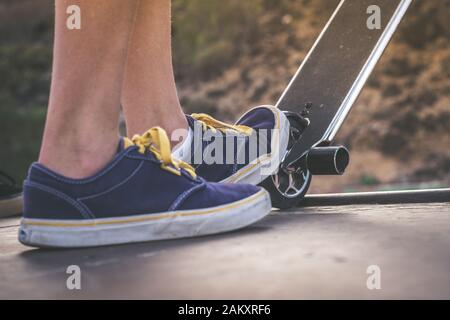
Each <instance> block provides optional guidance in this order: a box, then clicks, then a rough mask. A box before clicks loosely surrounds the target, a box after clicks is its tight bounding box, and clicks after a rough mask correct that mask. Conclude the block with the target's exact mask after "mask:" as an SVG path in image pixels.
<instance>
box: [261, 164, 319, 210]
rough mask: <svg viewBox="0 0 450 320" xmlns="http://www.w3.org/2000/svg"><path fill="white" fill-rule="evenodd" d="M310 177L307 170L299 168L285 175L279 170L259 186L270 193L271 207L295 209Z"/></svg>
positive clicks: (306, 188)
mask: <svg viewBox="0 0 450 320" xmlns="http://www.w3.org/2000/svg"><path fill="white" fill-rule="evenodd" d="M311 178H312V175H311V173H310V172H309V170H307V169H302V168H299V169H298V170H297V171H295V172H290V173H287V172H285V171H283V170H279V171H278V173H277V174H275V175H273V176H270V177H268V178H266V179H265V180H264V181H263V182H261V184H260V186H262V187H263V188H264V189H266V190H267V191H268V192H269V193H270V198H271V200H272V206H273V207H274V208H279V209H289V208H293V207H296V206H297V205H298V204H299V203H300V202H301V201H302V199H303V197H304V196H305V194H306V192H307V191H308V188H309V185H310V183H311Z"/></svg>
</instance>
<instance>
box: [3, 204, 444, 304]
mask: <svg viewBox="0 0 450 320" xmlns="http://www.w3.org/2000/svg"><path fill="white" fill-rule="evenodd" d="M18 222H19V220H18V219H17V218H14V219H6V220H0V246H1V249H0V298H3V299H11V298H19V299H23V298H56V299H79V298H101V299H102V298H121V299H122V298H124V299H128V298H130V299H131V298H138V299H141V298H144V299H167V298H170V299H315V298H318V299H322V298H326V299H334V298H337V299H347V298H356V299H381V298H387V299H403V298H406V299H416V298H425V299H431V298H435V299H443V298H445V299H449V298H450V249H449V248H450V203H448V202H447V203H445V202H440V203H416V204H387V205H386V204H385V205H376V204H370V205H364V204H358V205H342V206H314V207H305V208H298V209H295V210H291V211H274V212H273V213H272V214H271V215H270V216H269V217H267V218H266V219H264V220H262V221H260V222H259V223H257V224H255V225H254V226H252V227H249V228H246V229H244V230H240V231H236V232H231V233H227V234H222V235H217V236H208V237H201V238H195V239H185V240H173V241H160V242H148V243H141V244H133V245H123V246H111V247H102V248H92V249H76V250H40V249H31V248H27V247H24V246H22V245H21V244H19V243H18V242H17V240H16V239H17V228H18ZM70 265H77V266H79V267H80V271H81V290H68V289H67V287H66V281H67V279H68V277H69V276H70V274H67V273H66V270H67V267H68V266H70ZM370 266H372V267H370ZM373 266H375V268H378V267H379V271H380V273H379V274H378V273H377V276H378V275H379V276H380V277H379V279H378V278H377V279H378V280H379V284H380V286H381V288H380V289H372V290H369V289H368V286H367V281H368V278H369V277H371V276H373V275H374V274H373V270H374V269H373V268H374V267H373ZM367 271H369V272H370V273H369V274H368V273H367ZM372 280H373V279H372ZM372 280H369V282H370V283H372V282H373V281H372Z"/></svg>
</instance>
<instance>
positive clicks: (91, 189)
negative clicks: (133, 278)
mask: <svg viewBox="0 0 450 320" xmlns="http://www.w3.org/2000/svg"><path fill="white" fill-rule="evenodd" d="M270 210H271V203H270V197H269V195H268V193H267V192H266V191H265V190H263V189H261V188H259V187H255V186H252V185H236V184H219V183H211V182H207V181H205V180H204V179H202V178H200V177H199V176H197V174H196V173H195V171H194V169H193V168H192V167H191V166H190V165H188V164H187V163H184V162H182V161H180V160H174V159H173V158H172V155H171V150H170V143H169V140H168V137H167V135H166V133H165V132H164V130H163V129H161V128H153V129H150V130H149V131H147V132H146V133H145V134H144V135H142V136H135V137H133V139H132V140H129V139H127V138H124V139H122V140H121V142H120V144H119V150H118V153H117V155H116V156H115V157H114V159H113V160H112V161H111V162H110V163H109V164H108V165H107V166H106V167H105V168H104V169H103V170H101V171H100V172H99V173H97V174H96V175H94V176H92V177H89V178H86V179H69V178H66V177H63V176H61V175H59V174H57V173H55V172H52V171H51V170H49V169H47V168H45V167H44V166H42V165H41V164H38V163H34V164H33V165H32V166H31V168H30V170H29V174H28V177H27V179H26V180H25V182H24V215H23V219H22V221H21V225H20V229H19V240H20V242H22V243H23V244H25V245H29V246H37V247H89V246H100V245H110V244H121V243H130V242H141V241H148V240H157V239H173V238H181V237H191V236H199V235H207V234H214V233H218V232H224V231H230V230H235V229H238V228H242V227H245V226H247V225H250V224H252V223H254V222H255V221H257V220H259V219H261V218H263V217H264V216H266V215H267V214H268V213H269V212H270Z"/></svg>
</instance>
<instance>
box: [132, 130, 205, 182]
mask: <svg viewBox="0 0 450 320" xmlns="http://www.w3.org/2000/svg"><path fill="white" fill-rule="evenodd" d="M125 143H126V144H125V147H128V146H130V145H135V146H137V147H139V152H140V153H142V154H144V153H145V150H150V152H152V153H153V154H154V155H155V157H156V158H157V159H158V160H159V161H161V168H162V169H164V170H167V171H169V172H172V173H174V174H176V175H181V172H180V169H184V170H185V171H186V172H187V173H189V174H190V175H191V176H192V177H193V178H196V177H197V175H196V173H195V169H194V168H193V167H191V166H190V165H189V164H188V163H186V162H184V161H181V160H178V159H173V158H172V149H171V147H170V141H169V138H168V137H167V134H166V131H164V129H162V128H160V127H154V128H151V129H150V130H148V131H147V132H146V133H144V134H143V135H135V136H134V137H133V138H132V139H131V140H130V139H128V138H125Z"/></svg>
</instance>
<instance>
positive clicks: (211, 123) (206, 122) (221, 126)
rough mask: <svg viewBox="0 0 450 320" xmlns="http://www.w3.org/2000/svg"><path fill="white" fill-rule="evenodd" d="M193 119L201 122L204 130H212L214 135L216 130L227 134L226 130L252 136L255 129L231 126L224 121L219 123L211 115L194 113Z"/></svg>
mask: <svg viewBox="0 0 450 320" xmlns="http://www.w3.org/2000/svg"><path fill="white" fill-rule="evenodd" d="M191 117H192V118H194V119H195V120H197V121H199V122H200V123H201V124H202V126H203V130H207V129H210V130H212V131H213V132H214V133H215V132H216V130H219V131H221V132H223V133H226V130H233V131H236V132H239V133H243V134H245V135H251V134H252V131H253V129H252V128H250V127H247V126H243V125H231V124H228V123H225V122H222V121H219V120H217V119H214V118H213V117H211V116H210V115H207V114H206V113H193V114H192V115H191Z"/></svg>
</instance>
